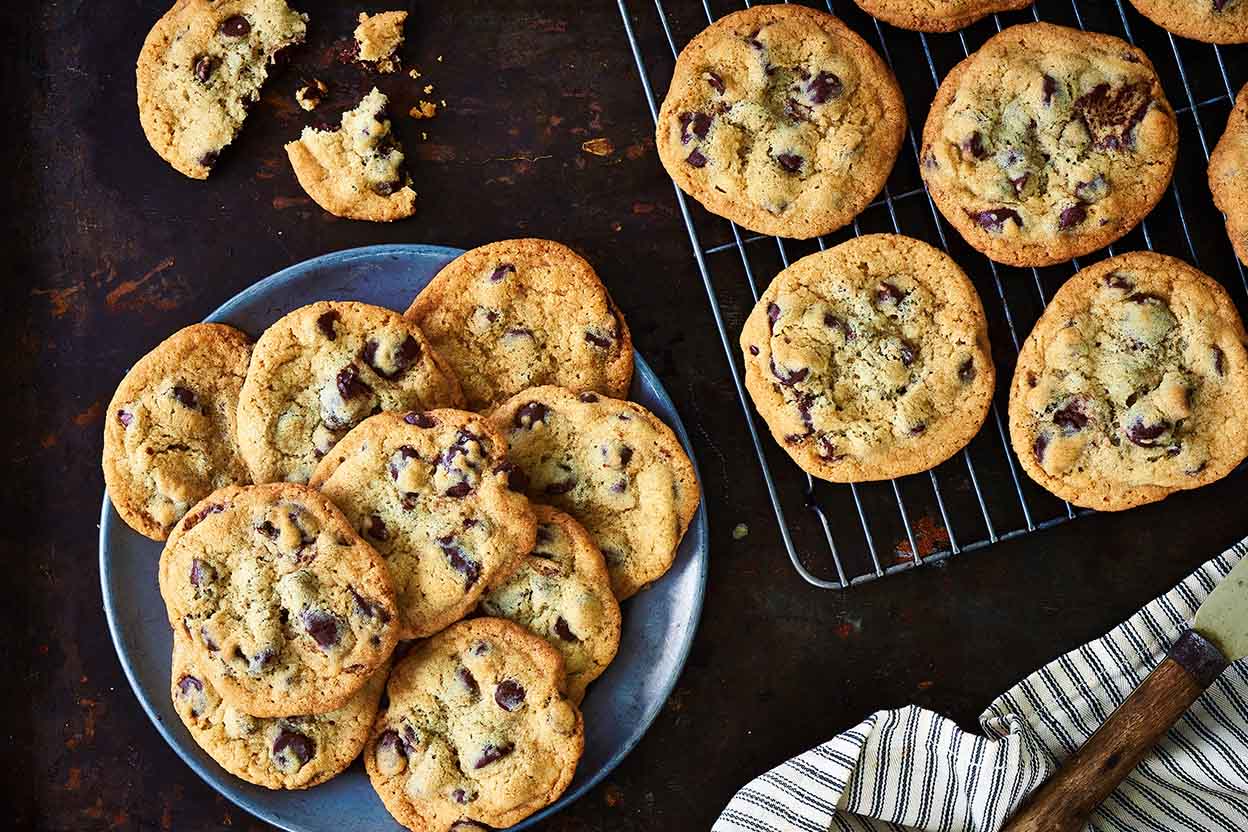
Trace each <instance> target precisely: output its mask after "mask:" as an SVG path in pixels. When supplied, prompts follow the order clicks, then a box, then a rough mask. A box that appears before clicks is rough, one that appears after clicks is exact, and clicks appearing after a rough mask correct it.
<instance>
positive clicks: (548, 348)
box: [407, 240, 633, 411]
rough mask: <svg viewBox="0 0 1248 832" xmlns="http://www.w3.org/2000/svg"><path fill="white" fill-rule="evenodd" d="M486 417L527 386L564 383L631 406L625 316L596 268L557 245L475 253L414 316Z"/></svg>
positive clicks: (436, 283) (453, 266)
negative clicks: (611, 397) (628, 401)
mask: <svg viewBox="0 0 1248 832" xmlns="http://www.w3.org/2000/svg"><path fill="white" fill-rule="evenodd" d="M407 317H408V318H410V319H412V320H414V321H415V322H416V323H417V324H419V325H420V328H421V330H422V331H423V332H424V333H425V335H426V336H427V337H428V338H429V341H430V343H432V344H433V345H434V348H435V349H437V351H438V354H439V355H441V356H442V357H443V358H444V359H445V360H446V361H447V363H448V364H450V365H451V367H452V368H454V370H455V373H456V374H457V375H458V376H459V379H460V383H461V384H463V387H464V396H465V397H466V398H467V399H468V406H469V407H470V408H471V409H473V410H478V411H485V410H488V409H490V408H491V407H494V406H495V405H497V404H499V403H500V402H502V401H504V400H505V399H507V398H509V397H511V396H513V395H515V394H516V393H518V392H520V391H521V390H523V389H525V388H526V387H536V386H539V385H542V384H558V385H560V386H563V387H567V388H568V389H570V390H574V391H576V392H578V393H579V392H583V391H586V390H592V391H595V392H598V393H605V394H606V395H608V396H614V397H617V398H623V397H624V396H627V395H628V387H629V384H630V382H631V381H632V377H633V341H632V338H631V337H630V335H629V332H628V325H627V324H625V323H624V316H623V315H621V314H620V310H619V309H618V308H616V306H615V304H614V303H613V302H612V301H611V296H610V295H608V294H607V290H606V288H605V287H604V286H603V285H602V282H601V281H600V280H599V279H598V275H597V274H595V273H594V270H593V267H591V266H590V265H589V263H586V262H585V260H584V259H583V258H581V257H580V256H579V255H578V254H577V253H576V252H574V251H572V249H570V248H568V247H567V246H564V245H560V244H559V243H555V242H552V241H550V240H503V241H502V242H497V243H490V244H489V245H484V246H481V247H480V248H474V249H473V250H471V251H469V252H466V253H465V254H463V255H462V256H460V257H458V258H456V259H455V260H453V261H451V262H450V263H448V264H447V265H446V266H445V267H444V268H443V269H442V271H440V272H438V274H437V276H436V277H434V279H433V281H432V282H431V283H430V284H429V285H428V286H426V287H425V288H424V289H423V290H422V291H421V293H420V295H419V296H417V298H416V300H414V301H413V302H412V305H411V308H410V309H408V310H407Z"/></svg>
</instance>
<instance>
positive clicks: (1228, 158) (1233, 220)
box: [1209, 84, 1248, 264]
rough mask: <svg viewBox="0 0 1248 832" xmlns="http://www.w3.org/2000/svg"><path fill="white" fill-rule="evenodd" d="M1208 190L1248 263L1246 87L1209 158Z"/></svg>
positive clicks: (1236, 101) (1227, 231)
mask: <svg viewBox="0 0 1248 832" xmlns="http://www.w3.org/2000/svg"><path fill="white" fill-rule="evenodd" d="M1209 190H1210V191H1212V192H1213V201H1214V204H1216V205H1217V206H1218V208H1219V209H1220V210H1221V211H1222V213H1224V214H1226V233H1227V235H1229V236H1230V238H1231V245H1232V246H1234V247H1235V253H1236V254H1237V255H1239V259H1240V260H1242V261H1243V262H1244V263H1245V264H1248V84H1246V85H1245V86H1244V88H1243V89H1241V90H1240V91H1239V96H1238V97H1237V98H1236V99H1235V107H1234V109H1232V110H1231V115H1230V117H1228V118H1227V120H1226V132H1225V133H1223V134H1222V138H1221V139H1219V140H1218V145H1217V147H1215V148H1214V149H1213V153H1212V154H1211V155H1210V156H1209Z"/></svg>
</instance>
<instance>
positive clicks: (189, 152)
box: [136, 0, 308, 179]
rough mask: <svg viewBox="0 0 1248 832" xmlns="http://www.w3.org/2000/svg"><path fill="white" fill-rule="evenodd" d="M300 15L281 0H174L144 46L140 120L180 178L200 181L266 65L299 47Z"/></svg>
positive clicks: (253, 96)
mask: <svg viewBox="0 0 1248 832" xmlns="http://www.w3.org/2000/svg"><path fill="white" fill-rule="evenodd" d="M307 19H308V18H307V15H303V14H300V13H298V12H295V11H292V10H291V9H290V7H289V6H287V5H286V3H285V2H284V0H178V2H176V3H174V5H173V8H171V9H170V10H169V11H167V12H165V15H164V16H163V17H162V18H160V20H158V21H157V22H156V25H155V26H153V27H152V30H151V32H149V33H148V35H147V39H146V40H145V41H144V42H143V49H142V51H141V52H140V53H139V60H138V64H137V67H136V87H137V91H138V99H139V120H140V122H141V123H142V125H143V132H144V134H146V136H147V141H148V143H150V144H151V146H152V149H153V150H155V151H156V152H157V153H158V154H160V156H161V158H163V159H164V160H165V161H166V162H168V163H169V164H170V165H172V166H173V167H174V168H175V169H176V170H177V171H178V172H179V173H182V174H185V175H186V176H189V177H191V178H193V179H206V178H207V177H208V174H209V172H210V171H211V170H212V166H213V165H215V164H216V162H217V157H218V156H219V155H220V154H221V151H222V150H224V149H225V147H226V146H227V145H229V144H230V143H231V142H233V141H234V138H235V137H236V136H237V135H238V132H239V130H241V129H242V127H243V121H244V120H245V119H246V118H247V109H248V107H249V106H250V105H251V104H252V103H254V102H255V101H257V100H258V99H259V98H260V89H261V87H263V86H264V82H265V80H267V78H268V74H269V67H270V65H271V64H273V63H274V61H275V60H277V59H279V57H280V55H281V53H282V52H283V50H286V49H288V48H290V47H293V46H296V45H298V44H300V43H303V39H304V35H305V34H306V32H307Z"/></svg>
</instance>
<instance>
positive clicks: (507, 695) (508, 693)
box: [494, 679, 524, 711]
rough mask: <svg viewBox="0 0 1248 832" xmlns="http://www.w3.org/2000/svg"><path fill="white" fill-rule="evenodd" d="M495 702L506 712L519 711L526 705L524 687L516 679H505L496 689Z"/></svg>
mask: <svg viewBox="0 0 1248 832" xmlns="http://www.w3.org/2000/svg"><path fill="white" fill-rule="evenodd" d="M494 701H495V702H496V703H498V707H500V708H502V709H503V710H504V711H518V710H520V707H521V706H522V705H523V704H524V686H523V685H521V684H520V683H519V682H517V681H516V680H515V679H504V680H503V681H501V682H499V683H498V686H497V687H496V688H494Z"/></svg>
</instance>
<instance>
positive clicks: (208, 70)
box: [194, 55, 220, 84]
mask: <svg viewBox="0 0 1248 832" xmlns="http://www.w3.org/2000/svg"><path fill="white" fill-rule="evenodd" d="M219 63H220V61H218V60H217V59H216V58H214V57H212V56H211V55H200V56H199V57H198V58H196V59H195V70H194V71H195V77H196V78H197V79H198V80H199V83H201V84H207V83H208V81H209V79H210V78H212V73H213V72H214V71H215V70H216V68H217V64H219Z"/></svg>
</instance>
